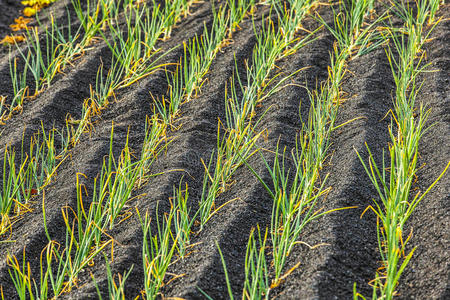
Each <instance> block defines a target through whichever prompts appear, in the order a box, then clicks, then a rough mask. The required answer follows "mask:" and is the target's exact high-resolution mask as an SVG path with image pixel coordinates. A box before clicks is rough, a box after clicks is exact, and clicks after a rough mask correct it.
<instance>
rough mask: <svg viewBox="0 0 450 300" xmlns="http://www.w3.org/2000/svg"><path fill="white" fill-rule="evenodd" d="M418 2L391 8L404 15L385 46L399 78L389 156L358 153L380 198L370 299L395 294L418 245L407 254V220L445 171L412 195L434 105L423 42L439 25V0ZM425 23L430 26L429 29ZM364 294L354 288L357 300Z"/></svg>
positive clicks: (396, 79) (391, 30)
mask: <svg viewBox="0 0 450 300" xmlns="http://www.w3.org/2000/svg"><path fill="white" fill-rule="evenodd" d="M415 4H416V7H411V6H409V4H407V3H405V2H397V1H393V10H392V11H393V13H394V15H395V16H396V17H398V18H400V20H402V21H403V22H404V23H403V27H402V28H400V30H396V29H395V28H393V26H391V28H390V29H389V31H388V33H387V34H386V37H385V38H386V40H389V41H391V44H390V45H389V47H388V50H387V58H388V60H389V63H390V66H391V70H392V75H393V78H394V82H395V96H394V99H393V103H394V110H393V111H392V121H391V124H390V126H389V128H388V130H389V135H390V138H391V142H390V145H389V149H388V160H387V161H386V160H385V158H384V153H383V158H382V164H381V166H379V165H377V163H376V162H375V157H374V155H373V154H372V152H371V151H370V149H369V147H368V146H367V150H368V153H369V159H368V162H367V163H365V162H364V160H363V159H362V158H361V156H360V155H359V154H358V156H359V158H360V160H361V162H362V164H363V166H364V168H365V170H366V172H367V175H368V176H369V178H370V181H371V182H372V184H373V185H374V187H375V189H376V190H377V193H378V199H377V200H374V205H373V206H370V207H369V208H370V209H371V210H372V211H373V212H374V213H375V214H376V216H377V233H378V247H379V252H380V254H381V261H382V266H381V267H380V268H379V269H378V270H377V272H376V276H375V279H374V280H373V295H372V299H392V298H394V297H395V296H396V295H397V294H398V293H397V287H398V285H399V282H400V277H401V275H402V274H403V272H404V271H405V269H406V268H407V266H408V263H409V262H410V261H411V259H412V257H413V254H414V251H415V249H416V248H415V247H414V248H412V250H409V252H408V253H407V251H408V250H407V249H408V248H407V247H408V245H409V242H410V241H411V238H412V234H408V235H405V233H404V230H405V226H406V223H407V221H408V219H409V218H410V217H411V215H412V214H413V212H414V210H415V209H416V207H417V205H419V203H420V202H421V201H422V199H423V198H424V197H425V196H426V195H427V193H428V192H429V191H430V190H431V188H432V187H433V186H434V185H435V184H436V183H437V182H438V181H439V179H440V178H441V177H442V176H443V175H444V173H445V172H446V170H447V169H448V167H449V166H450V162H449V163H448V164H447V166H446V168H445V169H444V171H443V172H442V173H441V175H440V176H439V177H438V178H437V179H436V180H435V181H434V182H433V183H432V184H431V185H430V186H429V187H428V188H427V189H426V190H425V191H424V192H423V193H420V192H419V193H416V194H415V195H412V189H413V185H414V181H415V177H416V176H417V169H418V168H417V162H418V159H419V152H418V149H419V143H420V139H421V138H422V136H423V135H424V133H425V132H426V121H427V118H428V116H429V114H430V110H429V109H427V108H426V106H425V105H424V104H423V103H417V101H416V100H417V99H418V98H419V97H420V88H421V86H422V84H421V83H419V82H418V76H419V74H420V73H421V72H423V71H424V70H425V69H426V68H427V66H428V65H427V64H426V63H425V62H424V59H425V51H423V45H424V43H425V42H426V41H427V39H428V37H429V35H430V33H431V31H432V29H433V28H434V26H435V25H436V24H437V22H436V21H435V14H436V11H437V8H438V6H439V1H416V2H415ZM427 24H428V25H429V26H430V27H429V28H427ZM358 298H362V299H365V298H364V296H363V295H361V294H360V293H358V292H357V291H356V285H355V288H354V299H358Z"/></svg>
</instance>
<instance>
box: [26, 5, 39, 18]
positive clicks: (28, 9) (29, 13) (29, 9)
mask: <svg viewBox="0 0 450 300" xmlns="http://www.w3.org/2000/svg"><path fill="white" fill-rule="evenodd" d="M38 10H39V8H38V7H37V6H34V7H25V8H24V10H23V15H24V16H25V17H32V16H34V15H35V14H36V13H37V12H38Z"/></svg>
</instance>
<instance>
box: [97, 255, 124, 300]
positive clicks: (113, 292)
mask: <svg viewBox="0 0 450 300" xmlns="http://www.w3.org/2000/svg"><path fill="white" fill-rule="evenodd" d="M105 262H106V276H107V279H108V299H110V300H125V299H126V298H125V283H126V281H127V279H128V277H129V276H130V274H131V271H133V266H131V268H130V269H129V270H128V271H127V272H125V273H124V274H123V275H122V274H118V275H117V277H118V278H117V281H118V283H116V279H115V275H113V273H112V272H111V266H110V264H109V261H108V258H107V257H106V255H105ZM92 279H93V280H94V285H95V287H96V289H97V295H98V299H99V300H102V299H103V296H102V294H101V292H100V289H99V287H98V285H97V282H96V281H95V278H94V276H93V275H92Z"/></svg>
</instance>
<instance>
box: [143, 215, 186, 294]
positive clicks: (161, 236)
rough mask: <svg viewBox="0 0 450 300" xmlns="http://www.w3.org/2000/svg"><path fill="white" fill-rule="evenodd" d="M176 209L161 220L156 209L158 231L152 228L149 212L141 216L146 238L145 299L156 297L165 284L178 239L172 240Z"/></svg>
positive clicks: (144, 243)
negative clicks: (153, 231)
mask: <svg viewBox="0 0 450 300" xmlns="http://www.w3.org/2000/svg"><path fill="white" fill-rule="evenodd" d="M174 212H175V211H174V210H173V209H172V210H171V211H170V212H169V213H168V214H167V215H164V216H163V221H160V217H159V216H158V209H157V210H156V233H155V234H153V233H152V231H151V229H150V224H151V219H150V217H149V216H148V214H146V215H145V217H144V220H142V218H141V217H140V221H141V225H142V230H143V232H144V240H143V247H142V259H143V267H144V290H143V293H142V294H143V295H142V296H143V297H144V298H145V299H156V298H157V296H158V294H159V290H160V288H161V287H162V286H163V284H164V280H165V277H166V272H167V269H168V267H169V265H170V263H171V261H172V257H173V255H174V253H175V249H176V245H177V240H176V239H175V240H172V232H171V226H172V222H173V220H174V217H175V216H174Z"/></svg>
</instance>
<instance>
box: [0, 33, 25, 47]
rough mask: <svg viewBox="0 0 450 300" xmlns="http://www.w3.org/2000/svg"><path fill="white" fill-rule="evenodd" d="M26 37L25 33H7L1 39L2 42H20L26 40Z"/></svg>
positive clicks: (0, 42) (10, 43)
mask: <svg viewBox="0 0 450 300" xmlns="http://www.w3.org/2000/svg"><path fill="white" fill-rule="evenodd" d="M25 40H26V39H25V37H24V36H23V35H7V36H5V37H4V38H3V40H1V41H0V44H9V45H12V44H15V43H19V42H23V41H25Z"/></svg>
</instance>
